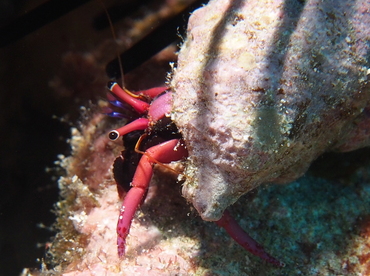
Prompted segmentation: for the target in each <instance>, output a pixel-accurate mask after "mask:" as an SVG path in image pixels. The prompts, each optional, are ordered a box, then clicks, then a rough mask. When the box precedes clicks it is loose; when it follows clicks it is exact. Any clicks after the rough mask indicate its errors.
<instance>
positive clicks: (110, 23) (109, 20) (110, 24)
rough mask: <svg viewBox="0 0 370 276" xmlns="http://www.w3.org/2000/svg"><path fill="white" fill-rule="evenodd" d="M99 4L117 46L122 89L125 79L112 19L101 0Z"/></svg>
mask: <svg viewBox="0 0 370 276" xmlns="http://www.w3.org/2000/svg"><path fill="white" fill-rule="evenodd" d="M100 4H101V5H102V6H103V9H104V12H105V14H106V16H107V19H108V22H109V27H110V31H111V33H112V37H113V39H114V41H115V42H116V44H117V47H116V51H117V53H116V54H117V58H118V63H119V70H120V72H121V80H122V87H124V86H125V78H124V73H123V66H122V60H121V55H120V53H119V50H118V43H117V36H116V32H115V31H114V27H113V23H112V19H111V18H110V15H109V12H108V10H107V7H106V6H105V5H104V3H103V1H102V0H100Z"/></svg>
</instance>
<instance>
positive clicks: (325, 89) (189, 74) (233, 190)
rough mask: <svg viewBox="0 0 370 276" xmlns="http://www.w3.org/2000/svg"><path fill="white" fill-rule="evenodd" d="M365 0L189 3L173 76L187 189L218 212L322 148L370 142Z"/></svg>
mask: <svg viewBox="0 0 370 276" xmlns="http://www.w3.org/2000/svg"><path fill="white" fill-rule="evenodd" d="M369 10H370V2H369V1H368V0H358V1H335V0H326V1H322V0H307V1H283V0H279V1H272V0H270V1H267V0H266V1H260V0H250V1H242V0H239V1H231V0H213V1H211V2H210V3H209V4H208V5H207V6H204V7H202V8H200V9H198V10H196V11H195V12H194V13H193V14H192V16H191V18H190V21H189V25H188V31H187V39H186V41H185V42H184V44H183V46H182V48H181V51H180V53H179V60H178V66H177V68H176V69H175V71H174V75H173V78H172V81H171V86H172V88H173V90H174V99H173V100H174V102H173V111H172V117H173V119H174V121H175V123H176V125H177V126H178V127H179V129H180V131H181V133H182V134H183V137H184V139H185V141H186V144H187V147H188V150H189V156H190V157H189V161H188V165H187V169H186V175H187V180H186V182H185V184H184V187H183V194H184V196H185V197H186V198H187V199H188V200H189V201H190V202H192V203H193V205H194V206H195V208H196V209H197V210H198V212H199V213H200V215H201V216H202V218H203V219H205V220H211V221H212V220H218V219H219V218H220V217H221V215H222V212H223V211H224V209H225V208H227V207H228V206H229V205H231V204H233V203H234V202H235V201H236V200H237V199H238V198H239V197H240V196H241V195H243V194H245V193H247V192H248V191H250V190H252V189H254V188H255V187H257V186H259V185H261V184H263V183H271V182H273V183H287V182H290V181H292V180H295V179H297V178H298V177H300V176H301V175H303V174H304V173H305V172H306V170H307V168H308V167H309V165H310V163H311V162H312V161H313V160H314V159H316V158H317V157H318V156H319V155H321V154H322V153H323V152H325V151H334V150H338V151H348V150H353V149H356V148H360V147H364V146H369V145H370V84H369V78H370V69H369V53H370V43H369V41H370V13H369Z"/></svg>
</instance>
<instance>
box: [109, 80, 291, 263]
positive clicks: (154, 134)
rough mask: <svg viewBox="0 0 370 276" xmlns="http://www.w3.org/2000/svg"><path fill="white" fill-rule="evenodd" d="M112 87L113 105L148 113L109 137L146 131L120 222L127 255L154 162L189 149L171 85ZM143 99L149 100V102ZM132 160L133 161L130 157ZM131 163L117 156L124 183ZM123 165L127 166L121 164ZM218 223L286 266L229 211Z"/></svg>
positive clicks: (176, 156)
mask: <svg viewBox="0 0 370 276" xmlns="http://www.w3.org/2000/svg"><path fill="white" fill-rule="evenodd" d="M109 89H110V91H111V92H112V94H113V95H114V99H111V101H110V103H111V104H112V105H115V106H117V107H123V106H122V103H127V104H129V105H130V106H131V107H133V108H134V109H135V111H136V112H137V113H138V114H140V115H145V116H146V117H143V118H138V119H136V120H134V121H132V122H130V123H128V124H127V125H125V126H123V127H121V128H118V129H115V130H112V131H111V132H110V133H109V138H110V139H111V140H116V139H118V138H119V137H121V136H125V135H128V134H130V133H132V132H134V131H140V130H144V131H145V132H144V134H142V135H141V136H140V138H139V139H138V142H137V144H136V145H135V151H137V152H139V153H142V154H143V156H142V157H141V159H140V161H139V162H138V164H137V168H136V171H135V174H134V176H133V179H132V182H131V188H130V189H129V191H128V192H127V195H126V196H125V199H124V201H123V204H122V207H121V210H120V215H119V220H118V224H117V246H118V255H119V256H120V257H122V256H123V255H124V254H125V243H126V237H127V235H128V233H129V230H130V225H131V221H132V219H133V217H134V215H135V212H136V209H137V208H138V206H139V204H140V203H141V202H142V201H143V199H144V197H145V194H146V192H147V190H148V185H149V183H150V180H151V177H152V174H153V165H154V164H155V163H160V164H163V163H170V162H172V161H178V160H181V159H184V158H186V157H187V156H188V152H187V149H186V145H185V141H184V140H183V139H181V138H178V137H180V135H179V133H178V130H177V129H176V127H175V125H174V124H173V122H172V121H171V119H170V115H169V114H170V111H171V103H172V93H171V92H170V91H169V90H168V88H166V87H159V88H154V89H149V90H144V91H140V92H139V93H137V94H133V93H131V92H130V91H128V90H126V89H122V88H121V87H120V86H119V85H118V84H117V83H115V82H111V83H109ZM143 99H149V102H147V101H145V100H143ZM108 115H110V116H113V117H121V116H123V114H122V113H119V112H114V111H112V112H111V113H109V114H108ZM168 137H175V138H174V139H170V140H167V141H165V142H162V143H159V144H157V145H155V146H151V147H149V148H148V149H147V150H146V151H145V152H142V151H140V144H141V143H143V142H144V140H146V139H147V138H152V139H155V138H162V139H168ZM128 154H130V152H128ZM125 157H126V158H128V159H129V157H128V155H127V154H125ZM125 161H126V162H125ZM128 161H129V162H131V160H130V159H129V160H128ZM129 162H127V160H125V158H124V157H119V158H118V159H116V161H115V165H114V173H115V178H116V181H117V182H121V178H120V176H119V175H121V174H122V172H121V171H122V170H125V166H129V164H128V163H129ZM121 164H123V165H124V166H121ZM126 171H127V169H126ZM216 224H217V225H219V226H220V227H223V228H224V229H225V230H226V231H227V232H228V233H229V234H230V236H231V237H232V238H233V239H234V240H235V241H236V242H237V243H239V244H240V245H241V246H243V247H244V248H245V249H247V250H248V251H249V252H251V253H253V254H255V255H257V256H259V257H261V258H262V259H264V260H266V261H268V262H270V263H272V264H274V265H277V266H283V265H284V264H283V263H282V262H280V261H278V260H276V259H275V258H273V257H272V256H270V255H269V254H268V253H266V252H265V251H264V250H263V248H262V247H261V246H260V245H259V244H258V243H257V242H256V241H254V240H253V239H252V238H251V237H250V236H249V235H248V234H247V233H246V232H244V231H243V229H242V228H241V227H240V226H239V225H238V223H237V222H236V221H235V220H234V219H233V218H232V217H231V215H230V214H229V212H228V211H225V212H224V214H223V216H222V217H221V219H219V220H217V221H216Z"/></svg>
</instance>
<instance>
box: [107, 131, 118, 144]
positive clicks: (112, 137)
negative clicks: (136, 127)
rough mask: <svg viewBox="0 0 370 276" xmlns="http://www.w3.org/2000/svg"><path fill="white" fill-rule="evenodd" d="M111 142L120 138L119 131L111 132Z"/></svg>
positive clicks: (109, 135)
mask: <svg viewBox="0 0 370 276" xmlns="http://www.w3.org/2000/svg"><path fill="white" fill-rule="evenodd" d="M108 137H109V139H110V140H112V141H115V140H117V139H118V138H119V133H118V131H117V130H111V131H110V132H109V134H108Z"/></svg>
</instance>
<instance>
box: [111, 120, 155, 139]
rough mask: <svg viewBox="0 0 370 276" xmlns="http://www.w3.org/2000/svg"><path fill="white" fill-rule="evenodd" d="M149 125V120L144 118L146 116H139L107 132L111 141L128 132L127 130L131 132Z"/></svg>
mask: <svg viewBox="0 0 370 276" xmlns="http://www.w3.org/2000/svg"><path fill="white" fill-rule="evenodd" d="M148 125H149V120H148V119H146V118H139V119H137V120H135V121H133V122H131V123H129V124H127V125H125V126H123V127H120V128H117V129H114V130H111V131H110V132H109V134H108V136H109V139H111V140H112V141H115V140H117V139H118V138H119V137H121V136H123V135H125V134H127V133H129V132H132V131H135V130H144V129H146V128H147V127H148Z"/></svg>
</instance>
